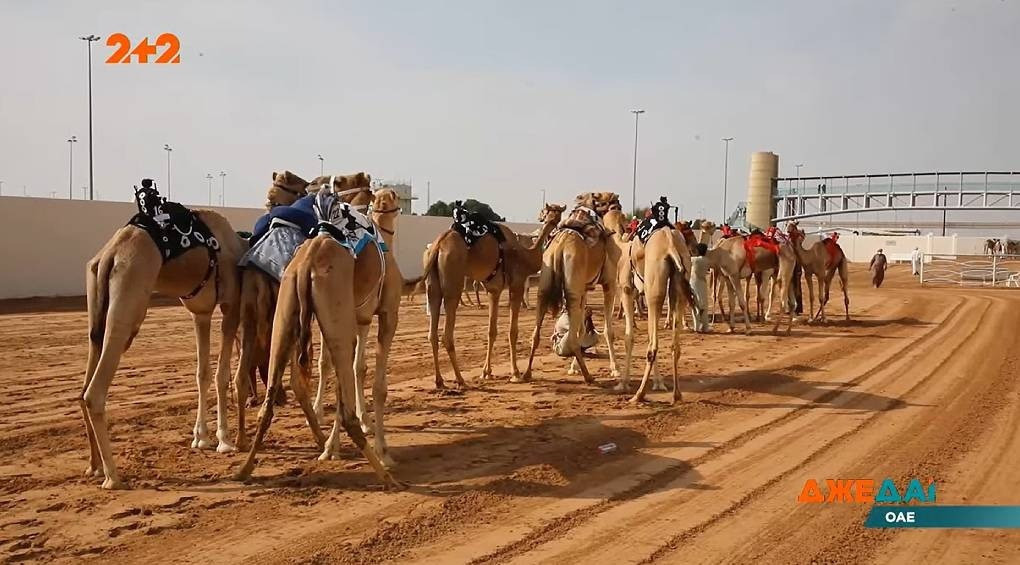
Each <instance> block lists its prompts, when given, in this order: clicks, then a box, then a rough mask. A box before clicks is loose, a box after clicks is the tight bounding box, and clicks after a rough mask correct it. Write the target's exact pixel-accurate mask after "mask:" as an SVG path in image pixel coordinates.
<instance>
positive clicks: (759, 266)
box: [705, 235, 796, 334]
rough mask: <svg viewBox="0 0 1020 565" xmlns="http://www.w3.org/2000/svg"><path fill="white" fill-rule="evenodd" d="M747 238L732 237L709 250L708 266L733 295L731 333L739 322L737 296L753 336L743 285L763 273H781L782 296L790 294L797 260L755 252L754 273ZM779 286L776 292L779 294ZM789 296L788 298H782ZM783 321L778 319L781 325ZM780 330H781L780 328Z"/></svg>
mask: <svg viewBox="0 0 1020 565" xmlns="http://www.w3.org/2000/svg"><path fill="white" fill-rule="evenodd" d="M745 239H746V236H743V235H739V236H734V237H729V238H726V239H723V240H720V241H719V243H717V244H716V246H715V247H713V248H712V249H709V250H708V253H706V254H705V258H706V260H707V261H708V264H709V265H710V266H711V268H712V269H713V270H714V271H715V272H716V276H717V277H718V278H719V279H721V283H722V284H725V285H726V286H727V292H728V295H729V306H730V316H729V319H728V320H727V322H728V324H729V331H730V332H733V331H735V326H734V321H735V319H736V308H735V307H734V296H736V298H737V299H738V300H739V302H740V308H741V310H742V311H743V313H744V328H745V333H747V334H750V333H751V322H750V311H749V309H748V305H747V298H746V297H745V294H744V293H741V292H740V290H741V288H742V286H741V281H742V280H744V279H746V278H748V277H750V276H752V275H753V274H755V273H762V272H768V271H774V270H776V269H778V270H779V273H780V276H779V281H780V284H779V285H778V287H779V290H780V292H781V293H782V292H786V293H788V292H789V289H790V288H791V284H792V283H791V282H790V281H791V280H792V278H793V267H794V265H795V263H796V258H795V256H794V255H793V254H791V253H782V252H780V254H779V256H777V255H776V254H775V253H772V252H771V251H768V250H766V249H764V248H761V247H756V248H754V254H755V255H754V259H755V261H754V270H753V271H752V269H751V266H750V265H749V264H748V261H747V251H746V249H745V248H744V241H745ZM775 290H776V288H775V286H774V287H773V289H772V292H775ZM781 296H786V294H781ZM788 302H789V301H788V300H787V301H784V302H782V303H781V306H782V307H783V308H785V307H786V306H787V305H788V304H787V303H788ZM771 305H772V300H771V298H770V299H769V307H770V308H771ZM778 320H779V318H777V324H778ZM777 327H778V326H777Z"/></svg>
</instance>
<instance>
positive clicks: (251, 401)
mask: <svg viewBox="0 0 1020 565" xmlns="http://www.w3.org/2000/svg"><path fill="white" fill-rule="evenodd" d="M244 405H245V406H246V407H248V408H258V407H259V397H257V396H255V395H252V396H249V397H248V401H247V402H245V403H244Z"/></svg>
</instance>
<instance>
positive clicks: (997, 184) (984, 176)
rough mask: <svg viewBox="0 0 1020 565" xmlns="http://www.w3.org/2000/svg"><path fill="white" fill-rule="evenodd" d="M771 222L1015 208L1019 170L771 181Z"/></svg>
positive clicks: (1019, 188)
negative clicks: (926, 211)
mask: <svg viewBox="0 0 1020 565" xmlns="http://www.w3.org/2000/svg"><path fill="white" fill-rule="evenodd" d="M772 199H773V204H774V208H773V210H774V212H773V218H772V222H785V221H789V220H797V219H801V218H813V217H817V216H830V215H839V214H856V213H860V212H881V211H886V210H1020V172H1017V171H959V172H934V173H888V174H878V175H843V176H820V177H800V178H777V179H774V183H773V191H772Z"/></svg>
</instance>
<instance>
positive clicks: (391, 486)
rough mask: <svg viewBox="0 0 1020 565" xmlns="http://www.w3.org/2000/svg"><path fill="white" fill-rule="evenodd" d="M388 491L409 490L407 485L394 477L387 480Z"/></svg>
mask: <svg viewBox="0 0 1020 565" xmlns="http://www.w3.org/2000/svg"><path fill="white" fill-rule="evenodd" d="M386 490H392V491H401V490H407V485H406V484H404V483H402V482H400V481H398V480H397V479H394V478H393V477H387V478H386Z"/></svg>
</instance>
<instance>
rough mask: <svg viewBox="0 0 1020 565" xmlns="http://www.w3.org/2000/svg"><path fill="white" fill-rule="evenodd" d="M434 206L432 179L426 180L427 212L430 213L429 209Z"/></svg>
mask: <svg viewBox="0 0 1020 565" xmlns="http://www.w3.org/2000/svg"><path fill="white" fill-rule="evenodd" d="M430 208H432V181H430V180H427V181H425V213H426V214H428V213H429V209H430Z"/></svg>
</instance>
